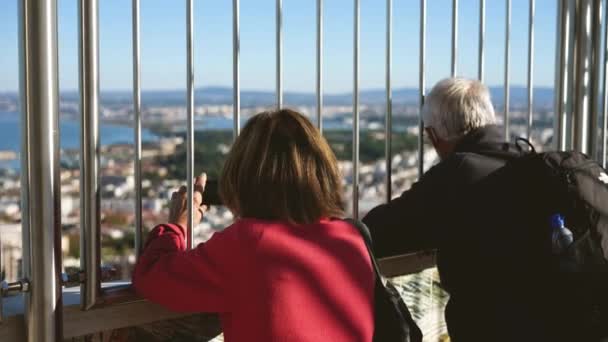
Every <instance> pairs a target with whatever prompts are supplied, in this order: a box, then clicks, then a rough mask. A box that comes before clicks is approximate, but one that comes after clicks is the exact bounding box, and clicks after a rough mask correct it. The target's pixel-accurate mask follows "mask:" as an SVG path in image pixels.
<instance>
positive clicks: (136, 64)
mask: <svg viewBox="0 0 608 342" xmlns="http://www.w3.org/2000/svg"><path fill="white" fill-rule="evenodd" d="M132 14H133V19H132V25H133V29H132V32H133V118H134V119H135V123H134V124H135V129H134V131H135V164H134V171H135V172H134V173H135V256H136V257H139V254H140V253H141V249H142V246H143V234H144V232H143V224H142V209H141V201H142V196H141V192H142V189H141V181H142V179H141V71H140V64H141V62H140V54H139V52H140V39H139V0H133V13H132Z"/></svg>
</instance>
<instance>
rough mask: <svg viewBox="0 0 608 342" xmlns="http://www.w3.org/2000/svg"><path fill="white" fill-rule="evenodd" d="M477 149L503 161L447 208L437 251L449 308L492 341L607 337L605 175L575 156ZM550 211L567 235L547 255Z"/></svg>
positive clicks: (607, 199)
mask: <svg viewBox="0 0 608 342" xmlns="http://www.w3.org/2000/svg"><path fill="white" fill-rule="evenodd" d="M479 154H482V155H487V156H488V157H490V158H506V159H509V160H508V161H507V164H506V165H505V166H504V167H502V168H500V169H498V170H497V171H495V172H494V173H492V174H490V175H489V176H488V177H487V178H485V179H483V180H482V181H480V182H479V183H477V184H475V185H474V186H473V188H472V189H471V190H470V191H467V193H466V194H463V196H462V198H461V200H460V201H459V203H458V204H455V205H454V208H453V210H454V211H453V212H452V213H450V214H449V215H450V217H451V221H449V222H450V227H447V228H448V229H447V233H446V235H445V236H444V237H443V238H442V243H441V246H440V249H439V255H438V267H439V272H440V276H441V281H442V285H443V286H445V288H446V289H447V290H448V292H449V293H450V295H451V301H453V305H452V308H450V304H449V305H448V309H447V310H448V314H449V313H450V310H452V311H453V312H454V316H456V317H457V316H460V317H463V316H464V317H470V319H471V320H472V322H471V325H476V326H477V328H478V330H479V331H481V332H480V333H479V334H478V335H476V336H482V335H483V334H486V336H492V338H491V339H492V340H501V341H545V340H551V341H599V340H600V339H601V338H602V337H604V338H605V337H608V175H607V174H606V171H605V170H604V169H602V168H601V167H600V166H599V165H598V164H597V163H596V162H594V161H593V160H591V159H589V158H588V157H587V156H585V155H584V154H581V153H577V152H546V153H536V152H534V149H533V148H531V151H530V152H529V153H523V154H522V155H521V156H517V157H515V156H513V155H511V156H508V155H507V154H502V155H501V152H488V153H479ZM555 214H561V215H562V216H563V217H564V218H565V226H566V227H567V228H568V229H569V230H570V231H571V232H572V234H573V237H574V242H573V243H572V244H571V245H570V246H569V247H568V249H567V250H566V251H565V252H564V253H562V254H561V255H556V254H554V252H553V251H552V231H553V228H552V227H551V224H550V218H551V217H552V216H553V215H555ZM451 304H452V303H451ZM448 324H450V322H449V321H448ZM465 325H466V324H465ZM448 327H449V326H448ZM459 329H460V328H459ZM460 330H462V329H460ZM450 333H452V332H450ZM464 335H465V336H466V334H464ZM469 336H472V335H471V334H469Z"/></svg>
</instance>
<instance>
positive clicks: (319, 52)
mask: <svg viewBox="0 0 608 342" xmlns="http://www.w3.org/2000/svg"><path fill="white" fill-rule="evenodd" d="M316 71H317V84H316V88H317V89H316V90H317V127H318V128H319V131H320V132H323V0H317V70H316Z"/></svg>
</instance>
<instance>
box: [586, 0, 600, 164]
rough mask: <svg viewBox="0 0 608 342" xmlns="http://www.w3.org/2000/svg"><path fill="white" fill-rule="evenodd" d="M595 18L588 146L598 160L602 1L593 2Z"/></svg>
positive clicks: (589, 151) (591, 154)
mask: <svg viewBox="0 0 608 342" xmlns="http://www.w3.org/2000/svg"><path fill="white" fill-rule="evenodd" d="M592 6H593V17H592V24H591V27H592V31H591V34H592V38H591V39H592V44H591V45H592V46H591V48H592V54H593V64H592V67H591V68H592V69H591V87H592V89H591V108H590V111H589V124H588V126H587V127H588V128H587V129H588V130H589V141H588V142H587V144H588V148H587V149H588V153H589V155H590V156H592V158H594V159H596V160H599V159H597V158H598V157H599V155H598V152H599V151H600V150H599V146H598V145H599V144H600V140H599V136H598V131H599V122H598V119H599V115H600V114H599V103H600V99H601V94H600V93H601V89H600V86H601V84H600V81H601V80H600V68H601V65H602V64H601V60H602V17H603V13H602V0H595V1H594V2H593V5H592Z"/></svg>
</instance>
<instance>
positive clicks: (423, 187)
mask: <svg viewBox="0 0 608 342" xmlns="http://www.w3.org/2000/svg"><path fill="white" fill-rule="evenodd" d="M502 139H503V138H502V132H501V130H500V129H499V128H498V127H496V126H486V127H484V128H481V129H477V130H475V131H472V132H471V133H469V134H468V135H466V136H465V137H464V138H463V139H462V140H461V141H460V143H459V144H458V145H457V146H456V148H455V151H454V153H453V154H452V155H450V156H449V157H448V158H446V159H445V160H442V161H441V162H440V163H439V164H437V165H435V166H434V167H432V168H431V169H430V170H429V171H428V172H426V173H425V174H424V175H423V177H422V178H421V179H420V181H418V182H417V183H416V184H414V185H413V186H412V188H411V189H410V190H408V191H405V192H404V193H403V194H402V195H401V196H400V197H399V198H396V199H394V200H392V201H391V202H390V203H388V204H383V205H380V206H378V207H376V208H374V209H373V210H372V211H370V212H369V214H367V216H365V218H363V222H365V223H366V224H367V225H368V226H369V229H370V231H371V234H372V239H373V244H374V249H375V253H376V256H379V257H384V256H392V255H398V254H403V253H407V252H412V251H420V250H425V249H438V250H439V258H440V260H439V271H440V274H441V278H442V279H441V280H442V286H443V287H444V288H446V289H447V290H448V292H450V295H451V297H450V302H449V303H448V307H447V308H446V321H447V323H448V330H449V332H450V337H451V338H452V340H453V341H477V340H480V339H481V340H486V339H487V340H498V339H497V336H500V335H496V334H501V333H503V332H504V331H501V332H498V331H495V330H496V329H493V328H491V326H496V325H495V324H498V325H499V326H500V325H501V323H502V321H503V320H504V319H503V318H504V317H503V315H491V314H490V315H488V313H489V312H488V309H499V308H502V307H504V305H502V303H501V304H500V305H499V304H498V302H494V304H490V303H488V298H487V297H485V298H477V297H479V295H480V293H479V292H475V293H471V292H470V291H459V293H456V291H454V292H452V291H450V287H449V283H448V281H447V280H448V279H447V278H449V277H444V276H445V275H446V274H447V273H448V272H447V271H449V272H450V275H451V277H454V276H455V277H467V275H466V274H464V273H465V272H464V271H463V270H461V271H460V273H459V270H458V269H450V270H447V269H443V268H445V263H442V262H441V261H443V259H442V253H441V251H442V250H443V249H445V248H456V249H458V248H459V247H458V246H452V245H453V244H454V243H456V242H454V241H457V240H458V239H454V235H453V234H457V235H456V236H458V234H459V233H458V232H459V231H460V232H462V231H463V230H466V227H459V226H458V224H457V222H458V221H459V215H471V214H473V215H474V214H475V213H474V212H471V211H470V210H468V207H467V204H466V203H463V201H466V200H465V198H466V194H467V191H469V190H471V189H473V187H474V186H475V184H476V183H477V182H479V181H481V180H483V179H484V178H485V177H487V176H488V175H489V174H491V173H493V172H494V171H496V170H498V169H499V168H501V167H502V166H504V165H505V164H506V161H507V160H508V159H509V158H510V157H513V156H516V155H518V154H519V152H518V148H517V146H515V145H511V144H507V143H504V142H503V140H502ZM488 200H491V198H489V199H488ZM450 242H451V243H452V245H450ZM461 247H462V246H461ZM442 267H443V268H442ZM479 271H480V272H483V270H479ZM463 292H469V293H468V294H467V293H463ZM499 297H500V296H499ZM499 310H500V309H499ZM498 317H500V318H498ZM495 321H501V322H495ZM502 327H503V328H504V327H505V326H504V325H503V326H502ZM499 330H504V329H502V328H501V329H499ZM490 336H492V337H490ZM505 340H509V341H510V340H511V339H510V338H509V337H505Z"/></svg>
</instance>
